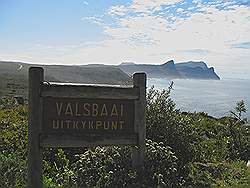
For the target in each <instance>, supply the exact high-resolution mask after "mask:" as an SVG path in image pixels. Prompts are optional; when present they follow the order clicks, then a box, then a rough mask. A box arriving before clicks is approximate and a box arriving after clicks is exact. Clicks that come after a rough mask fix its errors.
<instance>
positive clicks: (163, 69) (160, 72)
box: [118, 60, 181, 78]
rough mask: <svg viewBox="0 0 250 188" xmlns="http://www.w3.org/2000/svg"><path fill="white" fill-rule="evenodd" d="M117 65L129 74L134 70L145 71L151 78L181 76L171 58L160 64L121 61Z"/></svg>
mask: <svg viewBox="0 0 250 188" xmlns="http://www.w3.org/2000/svg"><path fill="white" fill-rule="evenodd" d="M118 67H119V68H120V69H121V70H122V71H124V72H126V73H127V74H129V75H132V74H133V73H134V72H146V73H147V76H148V77H151V78H179V77H180V76H181V75H180V74H179V72H178V71H177V69H176V67H175V64H174V61H173V60H171V61H168V62H166V63H164V64H162V65H147V64H135V63H122V64H120V65H119V66H118Z"/></svg>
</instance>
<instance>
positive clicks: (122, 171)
mask: <svg viewBox="0 0 250 188" xmlns="http://www.w3.org/2000/svg"><path fill="white" fill-rule="evenodd" d="M78 157H79V160H78V161H77V162H76V163H75V164H74V171H75V182H76V184H77V186H83V187H94V186H97V187H130V186H133V187H134V186H135V187H138V186H141V187H152V186H153V187H154V186H157V185H164V186H168V187H172V186H176V185H179V184H180V182H179V179H178V178H175V173H176V171H177V157H176V156H175V155H174V153H173V152H172V151H171V149H170V148H169V147H166V146H164V145H163V143H160V144H158V143H156V142H153V141H150V140H148V141H147V145H146V159H145V169H144V171H143V181H142V182H141V181H139V177H138V175H137V173H136V171H135V170H134V169H133V168H132V166H131V163H132V161H131V149H130V148H129V147H96V148H95V149H93V150H88V151H86V152H85V153H84V154H81V155H78Z"/></svg>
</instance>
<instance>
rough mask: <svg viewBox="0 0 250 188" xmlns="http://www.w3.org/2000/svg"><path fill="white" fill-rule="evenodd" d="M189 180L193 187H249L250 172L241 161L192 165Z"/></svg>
mask: <svg viewBox="0 0 250 188" xmlns="http://www.w3.org/2000/svg"><path fill="white" fill-rule="evenodd" d="M189 176H190V178H191V179H192V186H195V187H211V186H213V187H240V186H242V187H244V186H246V187H247V186H249V185H250V179H249V178H250V172H249V171H247V168H246V163H245V162H243V161H234V162H231V163H228V162H217V163H192V164H190V174H189Z"/></svg>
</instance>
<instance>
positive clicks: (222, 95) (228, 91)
mask: <svg viewBox="0 0 250 188" xmlns="http://www.w3.org/2000/svg"><path fill="white" fill-rule="evenodd" d="M171 81H173V82H174V84H173V90H172V91H171V95H170V96H171V98H172V99H173V100H174V102H175V104H176V107H177V108H178V109H180V110H181V111H187V112H206V113H207V114H208V115H211V116H214V117H218V118H219V117H223V116H227V115H230V111H232V110H234V108H235V106H236V103H237V102H238V101H240V100H244V102H245V105H246V107H247V109H248V110H247V112H246V113H243V118H247V119H248V122H249V121H250V77H243V78H240V77H234V78H232V77H230V76H228V77H223V78H221V80H196V79H174V80H168V79H164V78H148V80H147V88H150V87H152V86H154V87H155V89H157V90H162V89H167V88H168V87H169V85H170V83H171Z"/></svg>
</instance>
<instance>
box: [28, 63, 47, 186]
mask: <svg viewBox="0 0 250 188" xmlns="http://www.w3.org/2000/svg"><path fill="white" fill-rule="evenodd" d="M43 79H44V71H43V69H42V68H40V67H31V68H30V69H29V126H28V187H30V188H34V187H36V188H42V150H41V148H40V143H39V131H40V127H41V108H40V107H41V99H40V97H39V92H40V85H41V83H42V81H43Z"/></svg>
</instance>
